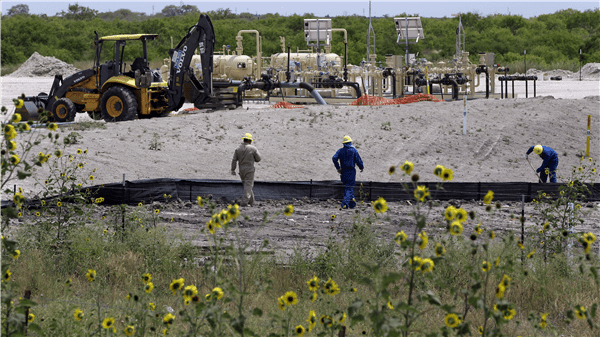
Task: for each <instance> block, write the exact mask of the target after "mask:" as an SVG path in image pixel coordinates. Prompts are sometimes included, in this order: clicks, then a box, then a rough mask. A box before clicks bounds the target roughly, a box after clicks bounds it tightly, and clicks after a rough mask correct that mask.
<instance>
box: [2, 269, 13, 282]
mask: <svg viewBox="0 0 600 337" xmlns="http://www.w3.org/2000/svg"><path fill="white" fill-rule="evenodd" d="M11 275H12V273H11V272H10V269H6V272H4V275H2V282H4V281H6V282H8V281H10V276H11Z"/></svg>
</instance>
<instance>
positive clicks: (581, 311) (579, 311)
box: [575, 305, 586, 319]
mask: <svg viewBox="0 0 600 337" xmlns="http://www.w3.org/2000/svg"><path fill="white" fill-rule="evenodd" d="M585 316H586V313H585V307H583V306H581V305H579V306H577V307H575V317H577V318H579V319H585V318H586V317H585Z"/></svg>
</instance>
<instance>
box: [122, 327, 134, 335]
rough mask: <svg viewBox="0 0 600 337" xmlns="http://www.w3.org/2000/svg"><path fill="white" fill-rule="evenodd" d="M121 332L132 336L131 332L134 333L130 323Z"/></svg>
mask: <svg viewBox="0 0 600 337" xmlns="http://www.w3.org/2000/svg"><path fill="white" fill-rule="evenodd" d="M123 332H125V335H127V336H133V334H134V333H135V328H134V327H133V326H131V325H128V326H127V327H126V328H125V330H123Z"/></svg>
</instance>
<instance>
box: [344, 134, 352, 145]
mask: <svg viewBox="0 0 600 337" xmlns="http://www.w3.org/2000/svg"><path fill="white" fill-rule="evenodd" d="M351 141H352V138H350V136H348V135H346V136H344V139H343V140H342V144H346V143H350V142H351Z"/></svg>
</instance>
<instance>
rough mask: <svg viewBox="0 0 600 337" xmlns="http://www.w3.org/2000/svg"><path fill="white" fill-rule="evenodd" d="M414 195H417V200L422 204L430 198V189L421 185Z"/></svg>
mask: <svg viewBox="0 0 600 337" xmlns="http://www.w3.org/2000/svg"><path fill="white" fill-rule="evenodd" d="M414 194H415V199H417V200H419V201H420V202H423V201H424V200H425V198H426V197H428V196H429V189H428V188H427V187H425V186H423V185H420V186H417V188H416V189H415V192H414Z"/></svg>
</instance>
